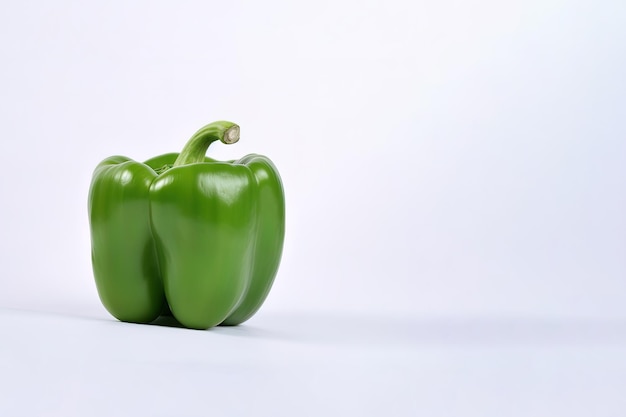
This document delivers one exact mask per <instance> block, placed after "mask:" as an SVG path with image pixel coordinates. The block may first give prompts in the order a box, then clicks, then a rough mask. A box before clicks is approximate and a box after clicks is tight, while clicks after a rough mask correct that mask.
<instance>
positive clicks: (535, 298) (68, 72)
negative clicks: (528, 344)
mask: <svg viewBox="0 0 626 417" xmlns="http://www.w3.org/2000/svg"><path fill="white" fill-rule="evenodd" d="M0 60H1V61H0V62H1V65H0V141H1V142H0V143H2V148H1V150H2V154H3V158H2V171H1V175H0V196H2V197H0V199H1V201H2V203H1V205H0V207H1V208H0V214H1V215H0V231H1V235H0V245H1V247H0V253H1V254H2V270H3V272H2V274H0V307H1V308H5V309H6V308H10V309H20V310H35V311H38V312H48V313H62V314H65V316H63V317H66V318H68V320H69V319H70V318H71V317H92V318H97V319H102V320H111V318H110V316H108V314H107V313H106V311H104V309H103V308H102V307H101V305H100V302H99V300H98V297H97V293H96V290H95V285H94V283H93V279H92V275H91V265H90V248H89V230H88V221H87V212H86V207H87V192H88V188H89V182H90V177H91V173H92V170H93V168H94V167H95V166H96V165H97V164H98V162H99V161H100V160H102V159H104V158H105V157H107V156H110V155H115V154H121V155H126V156H129V157H131V158H134V159H137V160H140V161H141V160H145V159H148V158H150V157H152V156H154V155H158V154H161V153H166V152H174V151H179V150H180V149H181V148H182V146H183V145H184V143H185V142H186V140H187V139H188V138H189V136H190V135H191V134H192V133H193V132H195V130H197V129H198V128H199V127H201V126H203V125H204V124H206V123H209V122H211V121H214V120H219V119H226V120H232V121H234V122H236V123H238V124H239V125H240V126H241V140H240V141H239V142H238V143H237V144H236V145H232V146H229V147H226V146H225V145H222V144H215V145H213V147H212V148H210V150H209V155H210V156H213V157H216V158H221V159H231V158H233V159H234V158H238V157H240V156H243V155H245V154H247V153H261V154H264V155H267V156H269V157H270V158H271V159H272V160H273V161H274V163H275V164H276V165H277V167H278V169H279V170H280V172H281V175H282V178H283V182H284V186H285V190H286V198H287V236H286V242H285V251H284V256H283V262H282V264H281V268H280V271H279V273H278V276H277V278H276V283H275V286H274V288H273V290H272V293H271V294H270V296H269V298H268V300H267V302H266V304H265V306H264V307H263V309H262V310H261V311H260V312H259V313H258V317H255V318H254V319H252V320H251V321H250V322H249V325H248V326H249V327H248V329H251V328H254V326H255V323H257V324H256V325H257V326H260V325H261V323H262V325H263V326H264V328H268V329H271V328H272V327H280V326H281V324H280V323H279V322H280V320H279V319H277V320H278V322H276V321H273V320H272V319H271V318H272V317H278V318H280V317H283V318H284V317H288V316H290V315H293V316H294V317H300V316H298V314H305V313H306V314H310V316H307V317H316V315H319V314H330V317H332V315H333V314H335V315H336V316H335V317H361V319H358V320H355V321H356V322H359V323H361V333H359V332H357V333H358V334H366V333H367V330H365V327H364V326H365V324H364V323H366V322H367V320H368V319H365V318H363V317H383V316H384V317H403V318H404V319H410V320H416V321H420V320H430V319H433V318H441V317H452V318H458V319H459V320H470V319H471V318H479V319H477V320H478V321H477V322H476V323H481V321H480V320H483V319H485V320H487V322H488V323H489V320H508V319H511V320H518V319H519V318H522V320H525V319H526V318H528V319H532V320H537V319H538V320H540V321H541V320H557V321H558V320H600V321H602V320H609V321H611V322H614V321H615V320H617V322H618V323H621V321H620V320H625V319H626V302H624V300H625V298H626V279H625V278H626V256H625V255H626V192H625V191H626V81H625V80H626V77H625V76H624V74H626V3H624V2H621V1H600V2H592V1H588V2H585V1H552V0H547V1H546V0H541V1H539V0H536V1H534V0H531V1H519V2H499V1H487V0H479V1H472V2H462V1H448V0H444V1H440V2H427V1H418V2H413V1H404V2H403V1H385V2H382V1H346V0H340V1H318V2H287V1H284V2H280V1H263V2H252V1H250V2H240V1H235V2H191V1H183V2H177V3H176V4H174V3H173V2H164V1H150V2H148V1H133V2H80V1H74V2H71V1H58V2H32V1H30V2H29V1H25V2H24V1H22V2H18V1H10V2H2V4H1V5H0ZM303 312H305V313H303ZM7 314H8V313H7ZM7 317H9V318H7V319H6V320H5V321H3V323H15V322H14V321H13V319H12V318H11V317H13V316H11V315H9V316H7ZM323 317H329V316H323ZM22 319H23V318H21V319H15V320H22ZM23 320H26V319H23ZM312 320H313V321H315V320H314V319H312ZM359 320H360V321H359ZM392 320H393V319H392ZM433 320H435V321H434V322H433V326H435V327H436V325H435V324H436V323H438V322H437V321H436V320H438V319H433ZM35 321H37V320H35ZM322 322H324V323H328V324H329V325H331V323H332V322H333V320H332V319H327V320H326V321H323V320H322ZM339 322H342V321H341V320H339ZM107 323H108V322H107ZM342 323H345V320H344V321H343V322H342ZM476 323H475V324H476ZM541 323H544V322H541ZM585 323H587V322H585ZM594 323H595V322H594ZM603 323H604V322H603ZM544 325H545V323H544V324H542V325H540V326H539V329H543V328H544V327H541V326H544ZM67 326H70V328H72V329H76V328H75V327H71V326H72V325H71V324H67ZM250 326H252V327H250ZM282 326H283V327H284V328H286V329H292V328H293V327H294V326H293V325H291V324H290V325H286V324H284V323H283V324H282ZM285 326H286V327H285ZM290 326H292V327H290ZM524 326H526V325H524ZM585 326H586V325H585ZM17 327H19V326H15V325H14V326H13V327H12V328H17ZM244 327H245V326H244ZM331 327H332V325H331ZM427 327H428V326H427ZM488 327H489V326H488ZM504 327H505V328H506V326H504ZM522 327H523V326H522ZM591 327H592V328H593V326H591ZM124 328H125V329H126V327H124ZM429 328H430V327H429ZM524 328H525V327H524ZM566 328H568V329H570V331H571V333H572V334H576V333H577V329H579V328H578V327H576V326H574V327H573V328H572V327H567V326H566ZM583 328H584V329H588V327H584V326H583ZM156 329H157V330H159V329H161V330H162V331H167V330H171V329H166V328H160V327H157V328H156ZM395 329H401V327H395ZM407 329H413V330H415V331H419V329H421V327H419V326H418V327H411V326H409V327H408V328H407ZM416 329H417V330H416ZM453 329H455V327H454V326H453ZM490 329H492V330H493V331H494V332H496V333H498V332H499V330H498V329H500V328H499V327H498V326H496V328H495V330H494V328H493V327H490ZM619 329H621V330H619V331H621V332H622V333H620V334H623V328H622V327H619ZM76 331H78V330H76ZM144 331H145V330H144ZM150 331H153V330H150ZM286 331H287V330H286ZM299 331H300V332H302V333H303V334H304V333H306V330H303V329H300V330H299ZM332 331H333V332H337V330H336V329H335V330H332ZM407 331H408V330H407ZM616 331H617V330H616ZM619 331H618V333H619ZM222 332H224V331H222ZM399 332H401V330H399ZM537 332H538V334H539V335H542V334H544V333H543V331H542V330H537ZM590 332H591V333H590V334H596V335H597V333H594V331H590ZM313 333H315V332H313ZM322 333H323V332H322ZM427 333H428V331H427ZM453 333H454V332H453ZM479 333H480V332H479ZM487 333H489V330H487ZM608 333H611V332H608ZM51 334H52V333H51ZM215 334H220V333H215ZM332 334H336V333H332ZM529 334H530V336H529V337H530V339H532V338H533V337H534V336H533V335H536V333H535V331H534V330H533V331H530V333H529ZM566 334H569V333H567V332H566ZM582 334H583V335H584V334H587V333H585V332H584V331H583V332H582ZM602 334H604V333H602ZM118 336H119V335H117V336H115V333H114V335H113V336H112V337H118ZM185 337H188V336H185ZM389 337H391V336H389ZM396 337H399V336H398V335H396ZM538 337H540V336H538ZM540 338H541V337H540ZM243 339H244V340H245V338H243ZM391 339H393V337H391ZM401 339H402V338H401ZM444 339H445V338H444ZM565 339H567V340H569V339H568V338H567V337H565ZM583 339H584V337H583ZM601 339H602V338H601ZM237 340H239V339H237ZM351 340H352V339H351ZM354 340H360V339H359V338H358V337H357V338H356V339H354ZM393 340H396V339H393ZM402 340H404V339H402ZM411 340H413V339H411ZM437 340H439V339H437ZM446 340H447V339H446ZM481 340H482V339H481ZM507 340H508V339H507ZM516 340H517V339H516ZM524 340H525V339H524ZM559 340H560V339H559ZM602 340H604V339H602ZM622 340H623V339H622ZM412 343H413V342H412ZM64 346H65V345H59V346H57V347H58V348H59V349H64V348H65V347H64ZM403 346H404V345H403ZM407 346H408V347H407ZM407 346H405V348H406V349H408V350H409V351H411V349H412V347H415V345H412V344H409V345H407ZM621 346H622V348H623V345H621ZM229 349H230V348H229ZM16 351H19V349H16ZM381 352H385V350H384V349H383V350H382V351H381ZM618 352H619V355H617V357H620V358H623V354H624V350H623V349H622V350H619V351H618ZM294 355H295V356H293V358H299V356H298V355H299V353H294ZM381 355H383V356H384V354H381ZM581 355H582V354H581ZM596 355H597V356H598V357H602V356H603V355H604V354H599V353H597V352H596ZM557 356H558V357H560V356H559V355H557ZM583 356H584V355H583ZM592 356H593V355H592ZM339 357H341V355H340V356H339ZM488 357H489V355H485V360H487V358H488ZM505 357H506V356H505ZM609 357H610V355H609ZM509 359H511V358H509ZM7 360H8V359H7ZM507 360H508V359H507ZM572 360H573V361H574V360H577V359H575V358H573V359H572ZM546 361H547V362H550V361H551V359H550V357H548V359H547V360H546ZM253 362H254V361H252V363H253ZM294 362H299V361H298V360H296V359H294ZM300 362H301V361H300ZM445 362H446V361H445V360H443V361H442V363H445ZM462 362H463V361H462V360H461V359H459V363H462ZM374 363H377V362H374ZM451 363H455V362H454V361H452V362H451ZM620 363H621V365H622V366H623V365H624V360H623V359H622V360H621V362H620ZM357 365H358V364H356V365H354V366H355V368H356V367H358V366H357ZM588 365H589V368H588V370H593V372H599V371H598V369H604V368H602V366H600V367H598V366H596V365H597V364H588ZM310 366H312V367H316V366H317V365H316V364H315V363H313V364H312V365H310ZM450 366H452V365H450ZM563 366H564V368H563V369H569V368H568V366H569V365H568V364H567V363H566V364H565V365H563ZM582 366H585V365H584V364H583V365H582ZM585 369H587V368H585ZM620 369H622V371H624V370H626V367H622V368H620ZM423 371H424V370H421V371H419V370H417V368H416V372H418V373H419V372H423ZM561 371H563V370H562V369H561V370H559V368H558V367H557V368H556V370H555V371H554V374H555V375H561V373H562V374H563V375H566V374H567V372H561ZM424 372H425V371H424ZM432 372H433V374H437V372H438V371H437V370H432ZM449 372H450V375H451V377H452V375H456V371H455V370H454V369H453V368H450V369H449ZM559 372H561V373H559ZM590 372H592V371H590ZM426 373H427V372H426ZM583 374H584V372H583ZM594 375H596V374H594ZM616 375H617V376H619V377H621V376H625V375H626V373H618V374H616ZM596 376H597V378H598V379H602V378H603V375H602V374H597V375H596ZM617 376H616V378H617ZM331 379H332V378H331ZM521 380H522V381H527V382H528V384H531V381H532V380H533V378H530V377H529V378H527V379H524V378H522V379H521ZM403 381H404V380H403ZM490 381H491V382H492V383H493V384H494V385H493V386H491V385H489V384H487V385H485V390H484V394H485V395H484V398H485V399H488V398H490V395H488V393H489V392H490V391H489V390H490V389H491V388H493V389H496V387H498V386H499V383H498V380H497V378H496V379H494V380H490ZM457 382H458V381H457ZM589 383H591V382H589ZM460 384H461V386H463V383H460ZM444 385H445V384H443V383H442V386H444ZM469 385H472V386H476V385H475V381H473V382H471V381H468V386H469ZM477 386H479V387H480V386H481V385H480V384H478V385H477ZM533 386H534V385H533ZM594 386H597V385H594ZM490 387H491V388H490ZM578 388H579V389H582V388H580V387H578ZM519 391H520V392H521V391H523V388H522V389H520V390H519ZM20 392H21V391H20ZM604 392H605V393H606V392H607V391H604ZM68 395H69V394H68ZM563 396H564V397H568V396H569V394H568V391H563ZM365 397H367V395H365ZM67 398H71V397H67ZM503 398H508V397H503ZM518 399H519V398H518ZM596 400H598V398H595V397H593V396H592V397H590V400H589V401H590V403H589V404H591V403H595V402H597V401H596ZM604 400H605V401H604V403H605V404H607V401H606V400H607V399H606V398H604ZM520 401H521V400H520ZM540 403H541V402H540ZM554 404H556V405H555V407H556V409H557V410H558V404H559V403H558V402H556V403H554ZM608 404H609V405H610V404H611V403H610V401H609V402H608ZM621 404H622V405H624V404H623V402H622V403H621ZM413 405H415V404H413ZM435 406H436V404H435V405H433V407H435ZM374 409H375V408H373V409H372V410H374ZM434 409H436V408H426V410H430V411H431V412H430V415H439V414H437V413H436V412H432V411H433V410H434ZM540 409H541V407H539V408H538V409H537V410H540ZM577 409H578V410H585V409H584V408H580V407H579V408H576V407H573V408H572V410H577ZM608 409H611V407H610V406H609V407H608ZM406 410H413V409H411V408H406ZM481 410H482V411H483V415H486V414H489V412H490V411H494V410H496V411H497V410H500V409H498V408H495V409H492V408H483V409H481ZM572 410H569V411H570V415H571V411H572ZM66 411H67V410H66ZM83 411H84V410H83ZM344 411H345V410H344ZM500 411H503V410H500ZM588 411H590V410H588ZM503 412H504V411H503ZM407 413H408V414H410V413H409V412H408V411H407ZM485 413H486V414H485ZM505 414H507V413H505ZM531 414H532V413H527V414H526V415H531ZM548 414H550V413H548ZM508 415H513V414H512V413H508ZM537 415H542V414H541V413H539V412H538V414H537ZM552 415H555V414H552ZM616 415H623V413H622V414H619V413H618V414H616Z"/></svg>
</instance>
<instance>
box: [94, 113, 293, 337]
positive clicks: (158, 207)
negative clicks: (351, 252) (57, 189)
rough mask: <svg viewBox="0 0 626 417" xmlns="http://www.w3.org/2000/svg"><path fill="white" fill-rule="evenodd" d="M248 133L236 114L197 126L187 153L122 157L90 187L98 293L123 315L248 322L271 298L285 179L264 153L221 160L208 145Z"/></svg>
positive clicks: (203, 324) (205, 324) (101, 168)
mask: <svg viewBox="0 0 626 417" xmlns="http://www.w3.org/2000/svg"><path fill="white" fill-rule="evenodd" d="M216 140H220V141H221V142H223V143H225V144H231V143H235V142H237V141H238V140H239V127H238V126H237V125H235V124H233V123H231V122H215V123H211V124H210V125H207V126H205V127H203V128H202V129H200V130H199V131H198V132H196V133H195V134H194V135H193V136H192V137H191V139H190V140H189V142H188V143H187V145H185V147H184V148H183V150H182V152H181V153H180V154H175V153H171V154H166V155H161V156H158V157H155V158H152V159H150V160H148V161H146V162H145V163H143V164H141V163H138V162H134V161H132V160H130V159H128V158H125V157H121V156H114V157H110V158H107V159H105V160H104V161H102V162H101V163H100V164H99V165H98V166H97V167H96V169H95V171H94V175H93V179H92V183H91V188H90V191H89V219H90V226H91V243H92V265H93V272H94V277H95V281H96V287H97V289H98V294H99V296H100V299H101V300H102V303H103V305H104V306H105V308H106V309H107V310H108V311H109V312H110V313H111V314H112V315H113V316H114V317H116V318H117V319H119V320H122V321H127V322H135V323H149V322H152V321H154V320H155V319H156V318H157V317H158V316H159V315H161V314H168V312H169V311H171V313H172V314H173V315H174V317H175V318H176V319H177V320H178V321H179V322H180V323H181V324H182V325H184V326H186V327H189V328H195V329H208V328H210V327H213V326H216V325H219V324H222V325H238V324H240V323H243V322H244V321H246V320H248V319H249V318H250V317H252V316H253V315H254V314H255V313H256V311H257V310H258V309H259V308H260V307H261V305H262V304H263V302H264V301H265V299H266V297H267V295H268V293H269V291H270V289H271V286H272V283H273V281H274V277H275V275H276V272H277V270H278V266H279V263H280V258H281V254H282V248H283V240H284V234H285V200H284V192H283V187H282V182H281V179H280V176H279V174H278V171H277V170H276V168H275V167H274V165H273V164H272V162H271V161H270V160H269V159H268V158H266V157H264V156H261V155H248V156H245V157H243V158H241V159H239V160H238V161H229V162H220V161H215V160H212V159H210V158H207V157H205V153H206V151H207V148H208V146H209V145H210V144H211V143H212V142H214V141H216Z"/></svg>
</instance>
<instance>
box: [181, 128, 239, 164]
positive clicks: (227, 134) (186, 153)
mask: <svg viewBox="0 0 626 417" xmlns="http://www.w3.org/2000/svg"><path fill="white" fill-rule="evenodd" d="M217 140H219V141H220V142H222V143H224V144H226V145H230V144H232V143H235V142H237V141H238V140H239V126H238V125H236V124H235V123H232V122H226V121H218V122H213V123H211V124H208V125H206V126H204V127H203V128H201V129H200V130H198V131H197V132H196V133H194V134H193V136H192V137H191V138H190V139H189V140H188V141H187V143H186V144H185V147H184V148H183V150H182V151H181V152H180V154H179V155H178V158H176V161H174V165H173V166H175V167H177V166H181V165H187V164H193V163H196V162H203V161H204V157H205V155H206V151H207V149H208V148H209V145H211V143H213V142H215V141H217Z"/></svg>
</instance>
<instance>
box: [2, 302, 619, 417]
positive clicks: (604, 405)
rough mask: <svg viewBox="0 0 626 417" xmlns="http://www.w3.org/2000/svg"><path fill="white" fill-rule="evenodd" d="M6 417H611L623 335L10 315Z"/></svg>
mask: <svg viewBox="0 0 626 417" xmlns="http://www.w3.org/2000/svg"><path fill="white" fill-rule="evenodd" d="M0 331H1V332H2V334H3V338H2V343H1V344H0V392H1V397H0V400H1V401H0V415H3V416H85V415H90V416H112V415H115V416H138V415H145V416H207V415H217V416H250V415H256V416H296V415H297V416H322V415H359V416H387V415H388V416H417V415H425V416H430V417H438V416H442V417H444V416H446V417H448V416H463V417H471V416H477V417H478V416H508V417H516V416H520V417H522V416H523V417H533V416H537V417H540V416H568V417H574V416H581V417H583V416H584V417H588V416H607V417H608V416H615V417H621V416H623V415H624V413H625V412H626V397H625V396H624V392H626V378H625V375H626V323H625V322H623V321H621V322H619V321H613V322H611V321H580V320H579V321H565V320H561V321H554V320H553V321H550V320H531V319H499V320H494V319H480V318H475V319H464V320H455V319H442V318H439V319H437V318H432V319H422V320H415V319H410V318H405V317H376V316H374V315H370V316H366V315H346V314H340V315H328V314H327V315H322V314H319V313H310V314H305V313H300V314H293V315H289V314H265V315H264V314H260V315H259V316H258V318H255V319H253V320H252V321H250V322H249V324H246V325H243V326H239V327H236V328H216V329H213V330H210V331H194V330H187V329H180V328H171V327H162V326H146V325H134V324H125V323H120V322H116V321H114V320H112V319H110V318H106V317H97V316H94V317H77V316H70V315H52V314H43V313H32V312H24V311H17V310H6V309H0Z"/></svg>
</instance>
